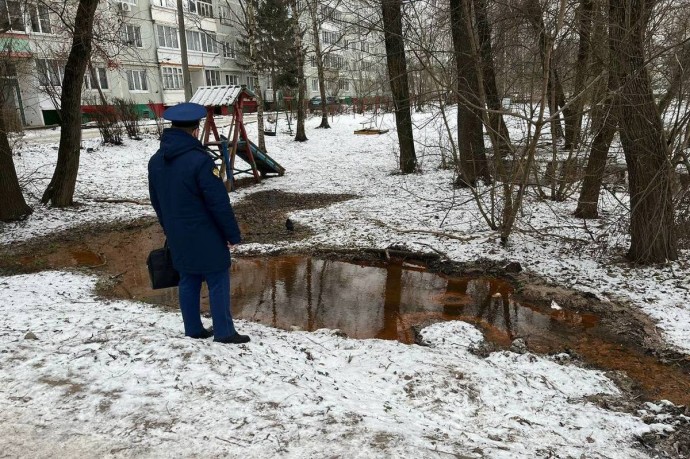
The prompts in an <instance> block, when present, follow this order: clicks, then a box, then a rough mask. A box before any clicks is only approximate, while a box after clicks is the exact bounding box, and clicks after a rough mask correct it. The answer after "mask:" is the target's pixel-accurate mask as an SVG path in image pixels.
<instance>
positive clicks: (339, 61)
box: [323, 54, 345, 69]
mask: <svg viewBox="0 0 690 459" xmlns="http://www.w3.org/2000/svg"><path fill="white" fill-rule="evenodd" d="M323 66H324V67H325V68H328V69H343V68H345V58H343V56H337V55H335V54H326V55H325V56H324V57H323Z"/></svg>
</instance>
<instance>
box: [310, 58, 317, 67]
mask: <svg viewBox="0 0 690 459" xmlns="http://www.w3.org/2000/svg"><path fill="white" fill-rule="evenodd" d="M309 65H311V66H312V67H316V57H314V56H309Z"/></svg>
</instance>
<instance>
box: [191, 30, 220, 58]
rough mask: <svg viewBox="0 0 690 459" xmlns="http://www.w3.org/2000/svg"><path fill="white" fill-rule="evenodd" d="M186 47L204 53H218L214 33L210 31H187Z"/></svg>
mask: <svg viewBox="0 0 690 459" xmlns="http://www.w3.org/2000/svg"><path fill="white" fill-rule="evenodd" d="M187 49H189V50H190V51H203V52H205V53H216V54H217V53H218V42H216V35H215V34H212V33H209V34H207V33H204V32H194V31H191V30H188V31H187Z"/></svg>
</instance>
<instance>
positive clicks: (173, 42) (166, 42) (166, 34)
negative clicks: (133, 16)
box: [156, 24, 180, 49]
mask: <svg viewBox="0 0 690 459" xmlns="http://www.w3.org/2000/svg"><path fill="white" fill-rule="evenodd" d="M156 32H157V35H158V46H159V47H161V48H174V49H177V48H179V47H180V44H179V42H178V41H177V29H176V28H175V27H168V26H164V25H160V24H159V25H157V26H156Z"/></svg>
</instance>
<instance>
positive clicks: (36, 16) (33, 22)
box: [27, 4, 53, 34]
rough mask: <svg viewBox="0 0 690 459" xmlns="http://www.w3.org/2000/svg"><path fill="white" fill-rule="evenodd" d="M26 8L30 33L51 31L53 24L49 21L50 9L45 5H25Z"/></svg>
mask: <svg viewBox="0 0 690 459" xmlns="http://www.w3.org/2000/svg"><path fill="white" fill-rule="evenodd" d="M27 9H28V16H29V24H30V27H31V32H32V33H41V34H52V33H53V26H52V24H51V23H50V10H49V9H48V7H47V6H46V5H44V4H38V5H27ZM35 29H38V30H35Z"/></svg>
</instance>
